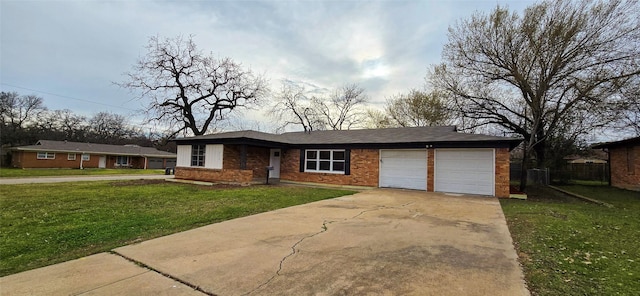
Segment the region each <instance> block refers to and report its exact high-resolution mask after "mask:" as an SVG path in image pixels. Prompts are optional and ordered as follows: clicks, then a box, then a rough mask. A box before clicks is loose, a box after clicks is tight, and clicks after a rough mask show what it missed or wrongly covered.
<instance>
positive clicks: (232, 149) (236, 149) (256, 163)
mask: <svg viewBox="0 0 640 296" xmlns="http://www.w3.org/2000/svg"><path fill="white" fill-rule="evenodd" d="M269 151H270V150H269V148H263V147H256V146H247V166H246V169H247V170H252V171H253V177H254V178H266V177H267V170H266V167H267V166H268V165H269ZM222 153H223V155H222V168H223V169H234V170H239V169H240V154H241V146H240V145H224V149H223V152H222Z"/></svg>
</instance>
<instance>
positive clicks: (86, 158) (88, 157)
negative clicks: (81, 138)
mask: <svg viewBox="0 0 640 296" xmlns="http://www.w3.org/2000/svg"><path fill="white" fill-rule="evenodd" d="M90 159H91V154H82V160H83V161H87V160H90Z"/></svg>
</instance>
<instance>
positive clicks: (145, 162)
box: [144, 156, 147, 170]
mask: <svg viewBox="0 0 640 296" xmlns="http://www.w3.org/2000/svg"><path fill="white" fill-rule="evenodd" d="M144 169H145V170H146V169H147V157H146V156H144Z"/></svg>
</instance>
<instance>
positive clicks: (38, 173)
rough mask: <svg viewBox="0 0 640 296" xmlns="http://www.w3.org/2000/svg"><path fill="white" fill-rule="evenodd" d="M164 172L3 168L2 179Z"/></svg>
mask: <svg viewBox="0 0 640 296" xmlns="http://www.w3.org/2000/svg"><path fill="white" fill-rule="evenodd" d="M158 174H164V170H142V169H83V170H81V169H14V168H1V169H0V178H28V177H44V176H93V175H158Z"/></svg>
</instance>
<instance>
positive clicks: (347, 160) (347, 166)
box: [344, 149, 351, 175]
mask: <svg viewBox="0 0 640 296" xmlns="http://www.w3.org/2000/svg"><path fill="white" fill-rule="evenodd" d="M344 174H345V175H351V149H345V150H344Z"/></svg>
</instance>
